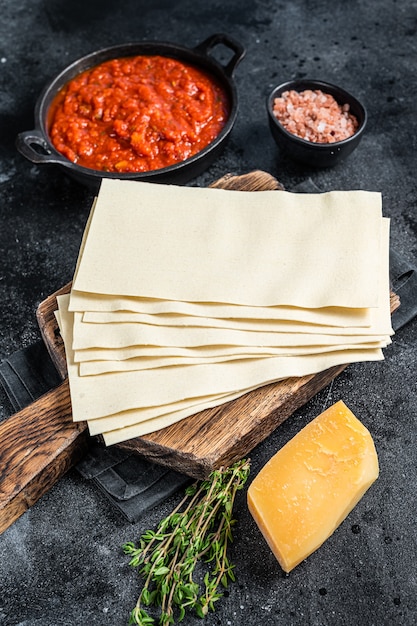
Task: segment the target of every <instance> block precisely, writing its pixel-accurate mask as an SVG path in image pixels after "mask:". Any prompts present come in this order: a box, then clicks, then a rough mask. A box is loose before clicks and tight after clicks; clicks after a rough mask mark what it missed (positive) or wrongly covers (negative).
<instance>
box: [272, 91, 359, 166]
mask: <svg viewBox="0 0 417 626" xmlns="http://www.w3.org/2000/svg"><path fill="white" fill-rule="evenodd" d="M291 89H293V90H295V91H298V92H301V91H305V90H306V89H312V90H314V89H319V90H321V91H323V92H324V93H328V94H330V95H332V96H333V97H334V99H335V100H336V101H337V102H338V103H339V104H341V105H343V104H348V105H349V107H350V113H352V114H353V115H354V116H355V117H356V118H357V120H358V122H359V126H358V129H357V131H356V132H355V134H354V135H352V136H351V137H349V138H348V139H344V140H343V141H336V142H334V143H313V142H312V141H307V140H305V139H301V138H300V137H297V136H296V135H293V134H292V133H290V132H288V131H287V130H286V129H285V128H284V127H283V126H282V124H280V123H279V121H278V120H277V118H276V117H275V115H274V113H273V108H274V100H275V98H279V96H280V95H281V94H282V93H283V92H284V91H289V90H291ZM267 111H268V119H269V127H270V129H271V133H272V136H273V138H274V139H275V141H276V143H277V144H278V146H279V147H280V148H281V149H282V150H283V152H284V153H286V154H287V155H288V156H289V157H291V158H292V159H293V160H294V161H298V162H300V163H304V164H306V165H310V166H312V167H331V166H333V165H336V163H338V162H339V161H341V160H342V159H344V158H346V157H347V156H348V155H349V154H351V152H353V150H355V148H356V147H357V146H358V144H359V142H360V141H361V139H362V135H363V133H364V130H365V127H366V122H367V113H366V109H365V107H364V106H363V105H362V104H361V103H360V102H359V101H358V100H357V99H356V98H354V97H353V96H352V95H351V94H350V93H348V92H347V91H345V90H344V89H341V88H340V87H337V86H336V85H332V84H330V83H325V82H323V81H320V80H307V79H305V80H304V79H301V80H292V81H288V82H286V83H283V84H282V85H279V86H278V87H275V89H273V91H272V92H271V94H270V95H269V96H268V98H267Z"/></svg>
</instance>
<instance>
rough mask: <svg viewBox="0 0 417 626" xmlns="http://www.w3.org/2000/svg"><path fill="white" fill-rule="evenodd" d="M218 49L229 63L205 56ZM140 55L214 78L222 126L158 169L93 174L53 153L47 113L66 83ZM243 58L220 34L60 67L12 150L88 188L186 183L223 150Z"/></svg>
mask: <svg viewBox="0 0 417 626" xmlns="http://www.w3.org/2000/svg"><path fill="white" fill-rule="evenodd" d="M219 44H222V45H223V46H226V47H227V48H229V49H230V50H231V51H232V52H233V56H232V58H231V59H230V60H229V61H228V62H227V63H226V64H225V65H223V64H222V63H220V62H218V61H217V60H216V59H215V58H214V57H213V55H211V54H210V53H211V51H212V50H213V49H214V48H215V46H217V45H219ZM142 54H143V55H160V56H165V57H170V58H174V59H177V60H180V61H183V62H186V63H190V64H192V65H194V66H196V67H198V68H200V69H202V70H203V71H206V72H207V73H208V74H211V75H212V76H214V77H215V78H217V80H218V81H219V82H220V84H221V86H222V87H223V89H224V90H225V93H226V95H227V97H228V99H229V110H230V114H229V118H228V120H227V123H226V125H225V126H224V128H223V129H222V131H221V132H220V133H219V135H218V136H217V137H216V138H215V139H214V140H213V141H212V142H211V143H210V144H209V145H208V146H207V147H206V148H204V149H203V150H201V151H200V152H198V153H197V154H195V155H194V156H192V157H190V158H189V159H186V160H185V161H181V162H178V163H176V164H175V165H170V166H169V167H165V168H162V169H158V170H149V171H147V172H134V173H133V172H132V173H125V174H123V173H113V172H103V171H99V170H93V169H89V168H86V167H81V166H80V165H77V164H75V163H72V162H71V161H69V160H68V159H67V158H66V157H64V156H63V155H62V154H60V153H59V152H58V151H57V150H56V149H55V148H54V146H53V145H52V143H51V140H50V137H49V132H48V111H49V108H50V106H51V103H52V101H53V99H54V98H55V96H56V95H57V93H58V92H59V91H60V90H61V89H62V87H63V86H64V85H65V84H66V83H67V82H68V81H70V80H71V79H72V78H74V77H75V76H77V75H78V74H80V73H81V72H84V71H85V70H87V69H89V68H91V67H94V66H96V65H99V64H100V63H103V62H104V61H108V60H110V59H116V58H119V57H128V56H136V55H142ZM244 55H245V49H244V48H243V47H242V46H241V44H240V43H238V42H236V41H235V40H233V39H232V38H231V37H229V36H228V35H224V34H221V33H218V34H215V35H212V36H211V37H208V39H206V40H204V41H203V42H202V43H200V44H199V45H198V46H196V47H195V48H184V47H181V46H178V45H175V44H172V43H165V42H156V41H155V42H141V43H129V44H124V45H120V46H113V47H111V48H105V49H103V50H99V51H97V52H93V53H91V54H88V55H87V56H85V57H82V58H81V59H78V60H77V61H75V62H74V63H72V64H71V65H69V66H68V67H67V68H65V69H64V70H63V71H62V72H61V73H60V74H59V75H58V76H56V78H54V80H52V82H51V83H49V84H48V85H47V86H46V87H45V89H44V90H43V92H42V93H41V95H40V96H39V99H38V101H37V103H36V107H35V129H34V130H31V131H25V132H22V133H20V134H19V135H18V136H17V139H16V147H17V149H18V150H19V152H20V153H21V154H23V156H25V157H26V158H27V159H29V161H32V163H36V164H43V163H52V164H55V165H58V166H60V167H61V168H64V170H65V171H66V172H67V173H68V174H69V175H71V176H72V177H73V178H75V179H77V180H78V181H79V182H81V183H84V184H87V185H88V186H90V187H93V188H97V187H98V186H99V184H100V181H101V179H102V178H118V179H124V180H142V181H152V182H160V183H173V184H182V183H185V182H188V181H189V180H191V179H192V178H194V177H196V176H198V175H199V174H201V173H202V172H203V171H204V170H206V169H207V168H208V167H209V166H210V165H211V163H212V162H213V161H214V160H215V159H216V158H217V157H218V156H219V155H220V153H221V152H222V150H223V148H224V147H225V143H226V141H227V139H228V137H229V135H230V132H231V130H232V128H233V125H234V123H235V120H236V116H237V111H238V98H237V90H236V86H235V83H234V81H233V73H234V71H235V69H236V67H237V65H238V63H239V62H240V61H241V59H242V58H243V57H244Z"/></svg>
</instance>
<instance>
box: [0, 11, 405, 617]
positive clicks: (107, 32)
mask: <svg viewBox="0 0 417 626" xmlns="http://www.w3.org/2000/svg"><path fill="white" fill-rule="evenodd" d="M0 9H1V11H0V13H1V19H0V134H1V140H0V216H1V227H0V256H1V272H0V301H1V306H0V358H3V357H4V356H7V355H9V354H11V353H12V352H13V351H15V350H17V349H19V348H21V347H23V346H27V345H29V344H30V343H32V342H33V341H34V340H37V339H39V331H38V328H37V324H36V319H35V310H36V307H37V305H38V304H39V302H40V301H42V300H43V299H44V298H45V297H46V296H48V295H49V294H50V293H52V292H54V291H55V290H56V289H57V288H59V287H61V286H62V285H63V284H65V283H67V282H68V281H69V280H70V279H71V277H72V273H73V270H74V266H75V261H76V257H77V252H78V246H79V243H80V240H81V235H82V231H83V228H84V224H85V221H86V219H87V215H88V211H89V208H90V205H91V200H92V193H91V191H89V190H88V189H85V188H83V187H81V186H80V185H78V184H77V183H75V182H73V181H71V180H70V179H67V178H66V177H65V176H64V175H63V174H62V173H61V171H59V170H57V169H54V168H53V167H51V168H50V167H48V166H35V165H32V164H31V163H29V162H28V161H26V160H25V159H23V157H21V156H20V155H19V154H18V153H17V151H16V149H15V147H14V141H15V137H16V135H17V133H19V132H21V131H23V130H29V129H31V128H33V109H34V105H35V101H36V98H37V96H38V94H39V93H40V91H41V89H42V88H43V86H44V85H45V84H46V83H47V82H48V81H49V80H50V79H52V78H53V77H54V76H55V74H57V73H58V72H59V71H60V70H61V69H63V68H64V67H65V66H66V65H67V64H68V63H69V62H71V61H73V60H75V59H76V58H78V57H79V56H82V55H84V54H86V53H89V52H91V51H93V50H95V49H98V48H101V47H106V46H108V45H112V44H119V43H124V42H128V41H140V40H144V39H150V40H165V41H172V42H176V43H179V44H181V45H186V46H190V47H193V46H195V45H197V44H198V43H200V42H201V41H202V40H204V39H205V38H206V37H207V36H208V35H210V34H212V33H214V32H226V33H228V34H229V35H231V36H233V37H234V38H236V39H238V40H239V41H240V42H242V43H243V44H244V46H245V47H246V49H247V55H246V58H245V60H244V61H243V62H242V63H241V64H240V65H239V67H238V69H237V71H236V74H235V79H236V83H237V87H238V91H239V100H240V112H239V117H238V120H237V123H236V126H235V128H234V131H233V133H232V137H231V140H230V142H229V144H228V146H227V148H226V150H225V152H224V154H223V156H222V157H221V158H220V159H218V161H217V162H216V163H215V164H214V165H213V166H212V167H211V168H210V169H209V170H208V171H207V172H206V173H205V174H204V175H202V176H200V177H199V178H198V179H196V180H194V181H192V184H193V185H206V184H208V183H210V182H211V181H213V180H214V179H216V178H218V177H219V176H221V175H222V174H224V173H226V172H235V173H238V174H241V173H245V172H248V171H250V170H252V169H255V168H260V169H264V170H266V171H268V172H270V173H271V174H273V175H275V176H276V177H277V178H278V179H279V180H280V181H281V182H282V183H283V184H284V185H285V186H286V187H287V188H289V189H291V187H293V186H294V185H295V184H297V183H299V182H301V181H303V180H305V179H306V178H308V177H311V178H312V180H313V181H314V182H315V183H316V184H317V185H318V186H319V187H320V188H321V189H323V190H331V189H358V188H360V189H368V190H372V191H381V192H382V196H383V207H384V214H385V215H386V216H388V217H391V219H392V231H391V243H392V246H393V247H394V248H395V249H396V250H397V251H398V252H400V253H401V254H403V255H404V257H405V258H406V259H407V260H408V261H411V262H415V260H416V256H417V217H416V216H417V179H416V149H417V139H416V130H417V116H416V101H417V79H416V75H417V62H416V54H417V7H416V4H415V2H414V1H413V0H402V1H401V2H400V1H398V2H395V1H393V0H380V1H379V2H373V3H371V2H360V1H357V0H351V1H350V2H335V1H334V0H294V1H293V2H284V1H281V2H279V1H278V2H277V1H273V0H255V1H251V2H249V1H247V0H239V1H238V0H223V2H218V1H207V2H204V3H203V2H195V1H191V0H180V1H178V2H175V1H168V0H154V1H152V2H142V1H138V0H136V1H135V0H124V1H123V2H116V1H111V0H102V1H101V2H97V1H92V0H85V1H84V2H82V1H81V0H72V1H71V2H69V1H66V2H64V1H63V0H14V1H13V2H12V1H7V0H1V2H0ZM303 76H308V77H313V78H320V79H323V80H327V81H329V82H335V83H338V84H339V85H341V86H343V87H344V88H345V89H347V90H350V91H352V92H353V93H354V94H355V95H356V96H357V97H359V98H360V99H361V100H362V101H363V102H364V103H365V105H366V106H367V108H368V112H369V125H368V130H367V133H366V135H365V137H364V139H363V141H362V143H361V145H360V147H359V148H358V150H357V151H356V152H355V153H354V155H353V156H351V157H350V158H349V159H348V160H347V161H345V162H344V163H343V164H341V165H339V166H337V167H335V168H334V169H331V170H323V171H314V170H308V169H306V168H302V167H299V166H297V165H295V164H292V163H290V162H288V161H286V160H285V159H284V157H283V156H282V155H281V154H280V153H279V151H278V149H277V148H276V146H275V144H274V143H273V141H272V139H271V137H270V135H269V131H268V127H267V121H266V115H265V98H266V95H267V94H268V93H269V91H270V90H271V89H272V87H273V86H274V85H275V84H277V83H279V82H283V81H285V80H288V79H291V78H295V77H303ZM416 346H417V321H413V322H410V323H409V324H408V325H407V326H406V327H404V328H403V329H401V330H400V331H399V332H398V333H397V335H396V336H395V337H394V340H393V344H392V346H391V347H389V348H388V349H387V350H386V351H385V356H386V358H385V361H384V362H382V363H363V364H358V365H352V366H350V367H349V368H348V369H347V370H346V371H345V373H343V374H342V375H341V376H340V377H339V378H338V379H337V380H336V381H334V383H333V384H331V385H330V386H329V387H328V388H327V389H325V390H324V391H322V392H321V393H319V394H318V395H317V396H316V397H315V398H314V399H313V400H311V401H310V402H309V403H308V404H307V405H306V406H305V407H303V408H302V409H301V410H299V411H297V413H296V414H294V416H292V417H291V418H290V419H289V420H288V421H287V422H286V423H285V424H284V425H283V426H281V427H280V428H279V429H278V430H277V431H276V432H275V433H274V434H273V435H272V436H270V437H269V438H268V439H267V440H266V441H265V442H264V443H263V444H262V445H260V446H259V447H258V448H257V449H256V450H254V451H253V453H252V455H251V457H252V462H253V475H255V473H256V472H257V471H258V470H259V469H260V467H261V466H262V465H263V464H264V463H265V462H266V460H267V459H268V458H270V456H272V454H273V453H274V452H275V451H276V450H277V449H278V448H279V447H280V446H282V445H283V444H284V443H285V442H286V441H287V440H288V439H289V438H290V437H291V436H293V435H294V434H295V433H296V432H297V431H298V430H299V429H300V428H301V427H302V426H303V425H304V424H306V423H307V422H308V421H309V420H311V419H312V418H313V417H315V416H316V415H317V414H318V413H320V412H321V411H322V410H323V409H324V408H326V407H327V406H329V405H330V404H331V403H333V402H335V401H336V400H338V399H340V398H341V399H343V400H344V401H345V402H346V403H347V404H348V406H349V407H350V408H351V409H352V410H353V411H354V412H355V413H356V414H357V416H358V417H359V418H360V419H361V420H362V421H363V422H364V424H365V425H366V426H367V427H368V428H369V429H370V431H371V432H372V434H373V436H374V439H375V443H376V447H377V450H378V454H379V460H380V468H381V473H380V478H379V480H378V481H377V482H376V483H375V484H374V486H373V487H372V488H371V489H370V491H369V492H368V493H367V494H366V496H365V497H364V498H363V499H362V501H361V502H360V503H359V504H358V506H357V507H356V508H355V509H354V510H353V511H352V513H351V514H350V515H349V517H348V518H347V519H346V520H345V522H344V523H343V524H342V525H341V527H340V528H339V529H338V530H337V532H336V533H335V534H334V535H333V536H332V538H331V539H329V540H328V541H327V542H326V543H325V545H324V546H322V547H321V548H320V550H319V551H317V552H316V553H315V554H313V555H312V556H311V557H309V559H308V560H307V561H306V562H304V563H302V564H301V565H300V566H298V567H297V568H296V569H295V570H294V571H293V572H292V573H291V574H290V575H289V576H288V577H285V576H283V574H282V571H281V570H280V568H279V566H278V564H277V562H276V561H275V559H274V557H273V556H272V554H271V552H270V551H269V549H268V548H267V546H266V544H265V542H264V541H263V539H262V538H261V536H260V533H259V531H258V530H257V528H256V526H255V525H254V523H253V521H252V519H251V517H250V515H249V513H248V511H247V507H246V502H245V492H242V493H240V494H239V498H238V500H237V505H236V511H235V512H236V517H237V519H238V525H237V526H236V531H235V542H234V544H233V546H232V549H231V559H232V561H233V562H234V563H235V564H236V577H237V582H236V583H235V584H234V585H232V586H231V587H230V590H229V592H228V594H227V597H225V598H224V599H223V600H221V601H220V602H219V603H218V608H217V610H216V612H215V613H214V614H210V615H209V617H208V618H207V619H206V622H205V623H206V624H207V625H209V626H213V625H221V626H251V625H253V626H255V625H256V626H258V625H260V624H263V625H265V626H269V625H279V626H288V625H293V624H294V625H305V624H307V625H310V624H311V625H314V626H345V625H346V626H356V625H357V624H366V625H368V626H370V625H378V626H379V625H381V624H387V625H391V624H392V625H404V626H411V625H412V624H415V623H417V577H416V562H417V546H416V537H417V534H416V517H417V506H416V496H415V494H416V487H415V485H416V478H417V470H416V459H417V455H416V441H415V439H416V437H415V435H416V407H417V390H416ZM6 410H7V408H6V407H3V409H2V411H3V414H5V412H6ZM0 471H1V468H0ZM176 502H177V497H173V498H171V500H170V501H169V502H167V503H166V504H164V505H161V506H159V507H157V508H156V509H154V510H153V511H152V512H150V513H147V514H146V515H145V516H144V517H143V519H141V520H140V522H138V523H137V524H135V525H130V524H128V523H127V522H126V521H125V520H124V519H123V518H122V517H121V516H120V515H119V514H118V513H117V512H116V511H115V510H114V509H113V508H112V507H111V506H110V505H109V504H108V503H107V501H106V499H105V498H104V497H103V496H102V495H101V494H100V493H99V492H98V491H97V490H96V489H95V488H94V487H93V486H92V485H91V484H90V483H88V482H85V481H83V480H82V479H81V478H80V476H79V475H78V474H77V473H76V472H75V471H74V470H73V471H71V472H69V473H68V474H67V475H66V476H65V477H64V478H63V479H62V480H60V481H59V483H58V484H57V485H55V486H54V487H53V488H52V489H51V491H50V492H49V493H48V494H47V495H45V496H44V497H43V498H42V499H41V500H40V501H39V502H38V503H37V504H36V505H35V506H34V507H33V508H32V509H31V510H30V511H29V512H28V513H26V514H25V515H24V516H23V517H21V518H20V519H19V520H18V521H17V522H16V523H15V524H14V525H13V526H12V527H11V528H9V529H8V530H7V531H6V532H5V533H4V534H3V535H2V536H1V537H0V624H2V626H3V625H4V626H6V625H7V626H17V625H20V626H61V625H68V626H90V625H91V626H98V625H100V626H102V625H106V624H108V625H111V626H122V625H124V624H127V618H128V613H129V611H130V609H131V608H132V606H133V604H134V602H135V599H136V593H137V588H138V587H137V580H136V575H135V572H134V571H133V570H131V569H130V568H129V567H128V565H127V559H126V557H124V556H123V554H122V551H121V545H122V544H123V543H124V542H125V541H127V540H136V539H137V538H138V537H139V535H140V534H141V533H142V532H143V531H144V530H146V529H147V528H148V527H153V525H154V524H156V522H157V521H158V520H159V519H160V518H161V516H163V515H165V514H167V512H168V511H169V510H170V508H171V507H172V506H173V505H174V504H175V503H176ZM185 623H186V624H190V625H193V624H201V621H200V620H198V619H197V618H194V617H188V618H187V620H186V621H185Z"/></svg>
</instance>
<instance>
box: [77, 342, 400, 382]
mask: <svg viewBox="0 0 417 626" xmlns="http://www.w3.org/2000/svg"><path fill="white" fill-rule="evenodd" d="M389 343H390V341H389V340H386V339H384V340H383V341H372V342H368V343H359V344H351V345H334V346H305V347H302V346H301V347H295V348H294V347H288V348H282V349H279V348H277V349H276V352H275V353H274V355H260V354H258V355H257V354H251V355H250V354H247V355H238V354H230V355H225V356H211V357H203V356H189V357H185V356H179V357H169V356H167V357H161V358H158V357H138V358H131V359H124V360H119V361H111V360H107V361H105V360H101V361H85V362H81V363H79V364H78V372H79V375H80V376H97V375H99V374H108V373H109V372H128V371H131V370H147V369H157V368H160V367H172V366H178V365H200V364H214V363H223V362H225V361H237V360H239V359H253V358H255V357H259V356H263V358H268V357H271V356H302V355H306V354H322V353H323V352H333V351H336V350H338V351H340V350H366V349H371V348H372V349H373V348H386V347H387V345H388V344H389Z"/></svg>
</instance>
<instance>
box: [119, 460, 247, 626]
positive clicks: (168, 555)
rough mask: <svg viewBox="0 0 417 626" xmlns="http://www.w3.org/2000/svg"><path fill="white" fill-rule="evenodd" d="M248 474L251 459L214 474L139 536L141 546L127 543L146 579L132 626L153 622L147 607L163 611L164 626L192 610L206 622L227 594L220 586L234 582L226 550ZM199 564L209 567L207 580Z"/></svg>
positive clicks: (134, 564)
mask: <svg viewBox="0 0 417 626" xmlns="http://www.w3.org/2000/svg"><path fill="white" fill-rule="evenodd" d="M249 470H250V461H249V460H246V459H243V460H242V461H238V462H236V463H235V464H234V465H232V466H231V467H226V468H223V467H222V468H220V469H218V470H214V471H213V472H212V473H211V474H210V476H209V477H208V479H207V480H203V481H200V482H196V483H194V484H193V485H191V486H190V487H188V488H187V489H186V491H185V496H184V498H183V500H182V501H181V502H180V503H179V505H178V506H177V507H176V508H175V509H174V511H172V513H171V514H170V515H168V517H166V518H164V519H163V520H162V521H161V522H160V524H159V526H158V528H157V529H156V531H152V530H148V531H146V532H145V533H144V534H143V535H142V536H141V537H140V540H139V545H138V547H136V546H135V544H134V543H133V542H127V543H125V544H124V546H123V551H124V553H125V554H126V555H128V556H129V557H130V561H129V564H130V565H131V566H132V567H136V568H138V569H139V573H140V574H141V575H142V577H143V578H144V583H143V587H142V590H141V592H140V595H139V598H138V601H137V603H136V606H135V607H134V609H133V610H132V612H131V614H130V620H129V624H139V625H140V626H148V625H149V624H154V623H155V619H154V618H153V617H152V616H151V615H150V614H149V612H148V611H149V609H148V608H147V607H151V606H153V607H160V616H159V621H158V624H159V625H160V626H168V625H169V624H174V623H175V618H176V617H177V618H178V621H182V620H183V619H184V617H185V614H186V611H187V610H190V609H194V611H195V612H196V614H197V615H198V616H199V617H202V618H203V617H205V616H206V615H207V613H208V612H209V611H210V610H214V608H215V607H214V605H215V602H217V601H218V600H219V599H220V598H221V597H222V595H223V593H222V591H220V590H219V588H221V587H223V588H226V587H227V586H228V584H229V581H234V580H235V575H234V572H233V569H234V565H232V564H231V563H230V561H229V558H228V556H227V550H228V546H229V544H230V543H231V542H232V541H233V537H232V527H233V526H234V524H235V522H236V520H234V519H232V511H233V505H234V501H235V497H236V493H237V492H238V491H239V490H240V489H242V488H243V486H244V485H245V483H246V480H247V478H248V476H249ZM198 564H205V565H206V566H207V571H206V572H205V574H204V576H203V574H202V572H201V570H198V568H197V565H198ZM196 568H197V569H196ZM197 579H198V580H199V581H200V582H197Z"/></svg>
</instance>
